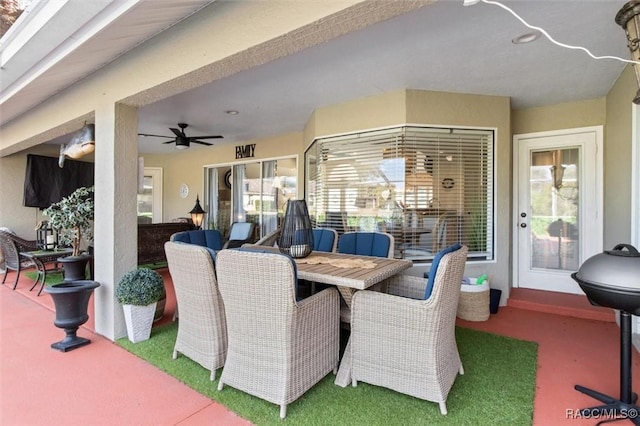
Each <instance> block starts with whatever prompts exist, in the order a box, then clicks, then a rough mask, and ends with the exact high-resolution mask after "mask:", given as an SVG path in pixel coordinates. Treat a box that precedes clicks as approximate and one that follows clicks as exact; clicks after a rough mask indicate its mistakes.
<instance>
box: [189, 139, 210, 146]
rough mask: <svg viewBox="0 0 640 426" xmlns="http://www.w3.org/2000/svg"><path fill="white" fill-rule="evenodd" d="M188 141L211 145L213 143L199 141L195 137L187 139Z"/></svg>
mask: <svg viewBox="0 0 640 426" xmlns="http://www.w3.org/2000/svg"><path fill="white" fill-rule="evenodd" d="M189 141H190V142H193V143H199V144H200V145H207V146H211V145H213V144H212V143H209V142H204V141H199V140H197V139H189Z"/></svg>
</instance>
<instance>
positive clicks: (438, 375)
mask: <svg viewBox="0 0 640 426" xmlns="http://www.w3.org/2000/svg"><path fill="white" fill-rule="evenodd" d="M467 252H468V249H467V247H466V246H462V247H461V248H460V249H459V250H457V251H454V252H451V253H448V254H445V255H444V256H442V258H441V259H440V262H439V265H438V267H437V272H436V275H435V280H434V282H433V289H432V291H431V293H430V296H429V297H428V298H427V299H426V300H425V299H424V298H425V295H426V292H425V287H426V283H427V280H425V279H424V278H419V277H414V276H408V275H399V276H395V277H392V278H389V279H388V280H387V284H388V292H389V293H390V294H386V293H378V292H374V291H367V290H364V291H359V292H357V293H356V294H355V295H354V297H353V300H352V306H351V365H352V372H351V377H352V384H353V386H356V385H357V382H358V381H363V382H367V383H370V384H373V385H377V386H383V387H386V388H389V389H392V390H395V391H397V392H401V393H404V394H407V395H411V396H414V397H416V398H420V399H424V400H428V401H433V402H437V403H438V404H439V405H440V412H441V413H442V414H443V415H446V414H447V406H446V400H447V396H448V394H449V391H450V390H451V387H452V386H453V383H454V381H455V379H456V376H457V375H458V373H460V374H463V373H464V370H463V368H462V362H461V360H460V355H459V353H458V346H457V344H456V336H455V323H456V311H457V307H458V298H459V295H460V284H461V282H462V274H463V272H464V267H465V261H466V258H467ZM416 299H417V300H416Z"/></svg>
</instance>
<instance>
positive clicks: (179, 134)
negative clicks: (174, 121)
mask: <svg viewBox="0 0 640 426" xmlns="http://www.w3.org/2000/svg"><path fill="white" fill-rule="evenodd" d="M169 130H171V131H172V132H173V133H174V134H175V135H176V136H182V137H184V133H182V132H181V131H180V129H176V128H175V127H169Z"/></svg>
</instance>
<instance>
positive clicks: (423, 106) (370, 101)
mask: <svg viewBox="0 0 640 426" xmlns="http://www.w3.org/2000/svg"><path fill="white" fill-rule="evenodd" d="M510 115H511V112H510V102H509V98H507V97H497V96H478V95H464V94H454V93H443V92H430V91H423V90H400V91H395V92H390V93H385V94H381V95H378V96H370V97H367V98H362V99H357V100H353V101H350V102H344V103H341V104H338V105H331V106H327V107H323V108H318V109H316V110H315V111H314V114H313V115H312V117H310V119H309V121H308V122H307V126H306V127H305V133H304V138H305V141H306V142H305V146H307V145H308V144H309V143H310V142H311V141H312V140H313V138H315V137H320V136H328V135H335V134H340V133H348V132H353V131H358V130H366V129H372V128H380V127H385V126H391V125H398V124H422V125H432V126H460V127H480V128H496V129H497V135H496V141H495V144H496V145H495V169H496V193H495V199H496V224H497V226H496V232H497V234H496V247H495V253H496V259H495V261H494V262H479V263H475V264H471V265H469V266H468V267H467V270H466V273H467V274H468V275H470V276H478V275H480V274H483V273H487V274H488V275H489V276H490V279H491V283H492V286H493V287H494V288H499V289H502V290H503V301H504V300H506V298H507V296H508V293H509V288H510V286H511V280H510V276H511V269H510V259H511V248H510V240H511V235H510V229H511V226H510V223H511V213H510V212H511V202H510V199H511V118H510ZM426 268H427V266H425V265H419V264H418V265H417V266H416V267H414V268H413V269H412V271H411V274H415V275H422V273H423V272H424V270H425V269H426Z"/></svg>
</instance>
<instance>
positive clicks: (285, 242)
mask: <svg viewBox="0 0 640 426" xmlns="http://www.w3.org/2000/svg"><path fill="white" fill-rule="evenodd" d="M278 247H279V248H280V251H281V252H282V253H285V254H288V255H290V256H291V257H293V258H303V257H307V256H309V254H311V251H313V228H312V227H311V219H310V218H309V210H308V209H307V202H306V201H305V200H289V201H287V210H286V212H285V214H284V220H283V221H282V230H281V232H280V239H279V240H278Z"/></svg>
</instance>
